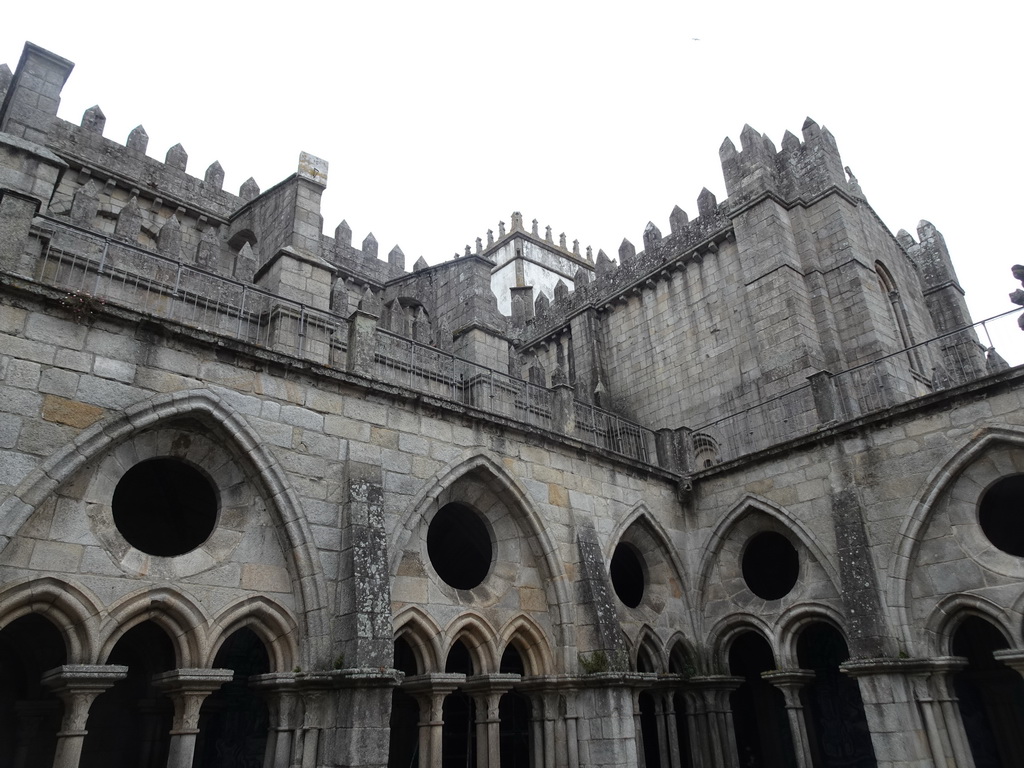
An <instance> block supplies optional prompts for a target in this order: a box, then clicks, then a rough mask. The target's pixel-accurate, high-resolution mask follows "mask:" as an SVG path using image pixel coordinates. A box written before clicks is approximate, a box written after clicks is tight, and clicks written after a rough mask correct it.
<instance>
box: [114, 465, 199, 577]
mask: <svg viewBox="0 0 1024 768" xmlns="http://www.w3.org/2000/svg"><path fill="white" fill-rule="evenodd" d="M111 506H112V508H113V513H114V525H116V526H117V530H118V531H120V533H121V535H122V536H124V538H125V539H126V540H127V541H128V543H129V544H131V545H132V546H133V547H135V548H136V549H138V550H141V551H143V552H145V553H146V554H148V555H155V556H157V557H176V556H177V555H184V554H185V553H187V552H191V551H192V550H193V549H195V548H196V547H198V546H200V545H201V544H202V543H203V542H205V541H206V540H207V539H208V538H209V537H210V534H211V533H213V529H214V528H215V527H216V526H217V509H218V500H217V492H216V490H215V489H214V486H213V483H211V482H210V480H209V479H208V478H207V477H206V475H204V474H203V473H202V472H200V471H199V470H198V469H196V468H195V467H193V466H192V465H191V464H187V463H186V462H184V461H181V460H179V459H174V458H158V459H149V460H147V461H143V462H140V463H138V464H136V465H135V466H133V467H132V468H131V469H129V470H128V471H127V472H125V473H124V475H122V476H121V479H120V480H119V481H118V483H117V487H116V488H115V489H114V497H113V500H112V502H111Z"/></svg>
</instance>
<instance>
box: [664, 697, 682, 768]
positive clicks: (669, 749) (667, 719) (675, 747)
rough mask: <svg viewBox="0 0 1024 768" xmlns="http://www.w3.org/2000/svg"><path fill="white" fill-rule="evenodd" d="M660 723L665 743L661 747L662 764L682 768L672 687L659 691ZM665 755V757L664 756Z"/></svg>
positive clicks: (671, 767) (672, 767)
mask: <svg viewBox="0 0 1024 768" xmlns="http://www.w3.org/2000/svg"><path fill="white" fill-rule="evenodd" d="M661 711H662V713H663V715H662V719H661V721H660V722H661V723H663V725H664V733H665V741H666V742H667V744H665V745H664V746H663V747H662V756H663V757H662V763H661V764H662V765H663V766H665V765H667V766H668V767H669V768H682V764H683V761H682V755H680V754H679V728H678V726H677V724H676V700H675V691H674V690H673V689H672V688H669V689H667V690H664V691H661ZM666 756H667V757H666Z"/></svg>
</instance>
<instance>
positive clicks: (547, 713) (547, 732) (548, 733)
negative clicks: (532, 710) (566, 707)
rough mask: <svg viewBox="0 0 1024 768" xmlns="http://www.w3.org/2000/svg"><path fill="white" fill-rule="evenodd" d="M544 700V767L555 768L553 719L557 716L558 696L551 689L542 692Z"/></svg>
mask: <svg viewBox="0 0 1024 768" xmlns="http://www.w3.org/2000/svg"><path fill="white" fill-rule="evenodd" d="M542 698H543V701H544V768H555V721H556V719H557V718H558V697H557V695H556V694H555V693H553V692H552V691H545V692H544V693H543V694H542Z"/></svg>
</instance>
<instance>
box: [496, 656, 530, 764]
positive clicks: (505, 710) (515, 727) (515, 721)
mask: <svg viewBox="0 0 1024 768" xmlns="http://www.w3.org/2000/svg"><path fill="white" fill-rule="evenodd" d="M503 671H504V670H503ZM530 711H531V709H530V700H529V699H528V698H527V697H526V696H524V695H523V694H521V693H519V691H509V692H508V693H506V694H504V695H503V696H502V697H501V699H499V700H498V719H499V720H500V725H499V731H498V734H499V739H498V740H499V744H500V752H501V768H530Z"/></svg>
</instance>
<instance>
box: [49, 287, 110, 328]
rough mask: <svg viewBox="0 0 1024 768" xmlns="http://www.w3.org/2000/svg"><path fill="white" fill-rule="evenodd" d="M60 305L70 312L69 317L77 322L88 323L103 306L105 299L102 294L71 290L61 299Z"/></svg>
mask: <svg viewBox="0 0 1024 768" xmlns="http://www.w3.org/2000/svg"><path fill="white" fill-rule="evenodd" d="M60 303H61V305H62V306H63V307H64V308H65V309H67V310H68V311H69V312H70V313H71V317H72V318H73V319H74V321H75V322H76V323H78V324H82V323H88V322H89V320H90V319H91V318H92V316H93V315H94V314H95V313H96V312H98V311H99V310H100V308H101V307H103V306H104V305H105V304H106V303H107V301H106V299H104V298H103V297H102V296H93V295H92V294H91V293H87V292H86V291H81V290H79V291H72V292H71V293H68V294H66V295H65V296H64V297H63V298H62V299H61V300H60Z"/></svg>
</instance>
